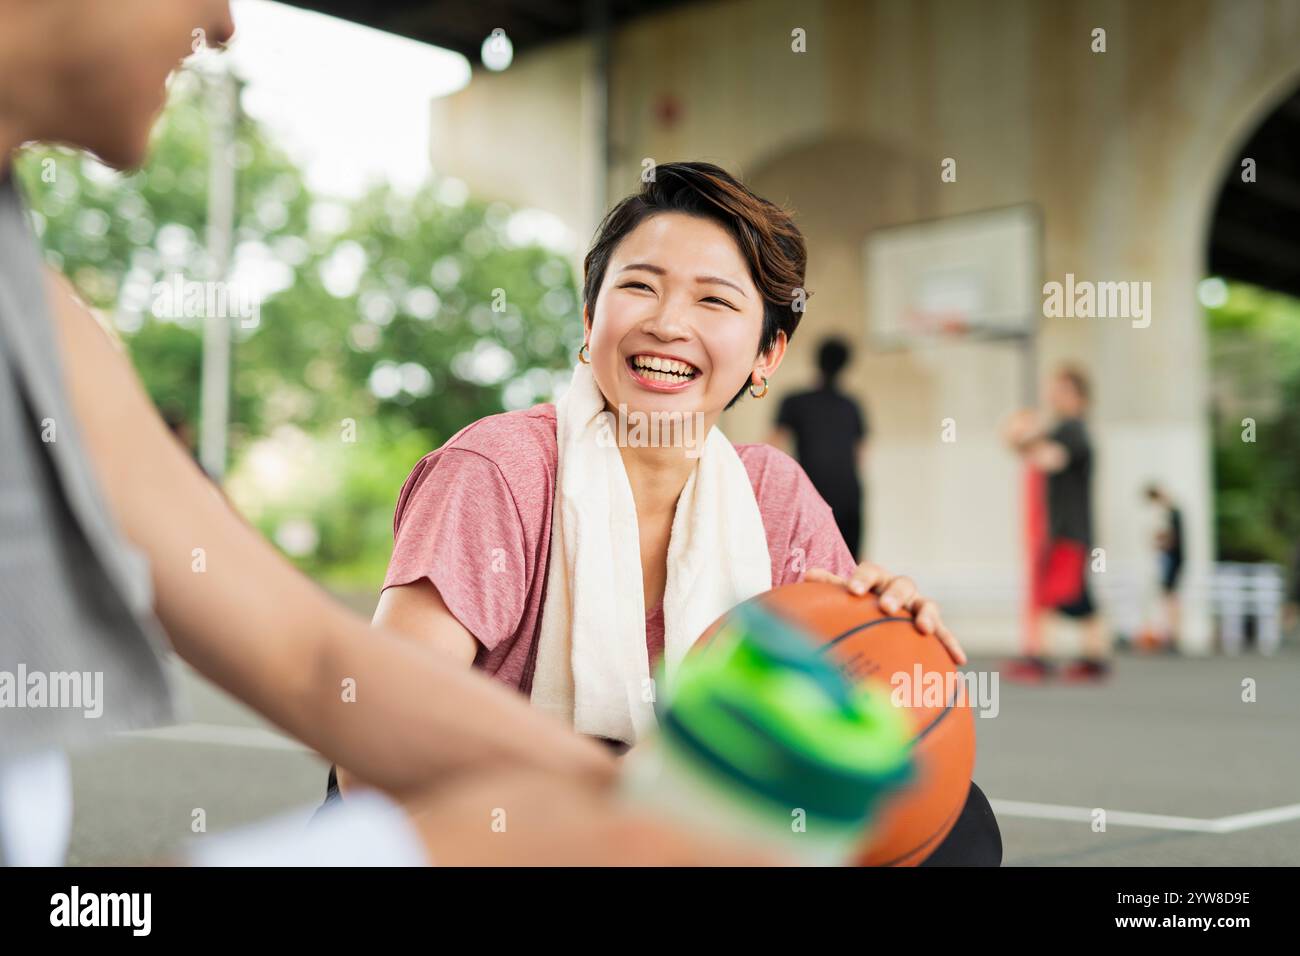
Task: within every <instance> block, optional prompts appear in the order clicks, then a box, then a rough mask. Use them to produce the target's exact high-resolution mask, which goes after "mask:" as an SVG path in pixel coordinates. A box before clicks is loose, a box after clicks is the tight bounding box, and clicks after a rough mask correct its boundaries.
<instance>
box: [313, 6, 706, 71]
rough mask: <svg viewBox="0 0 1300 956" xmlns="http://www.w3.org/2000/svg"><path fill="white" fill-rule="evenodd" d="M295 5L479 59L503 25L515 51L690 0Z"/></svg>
mask: <svg viewBox="0 0 1300 956" xmlns="http://www.w3.org/2000/svg"><path fill="white" fill-rule="evenodd" d="M288 2H290V3H291V4H292V5H293V6H296V7H302V8H303V9H306V10H315V11H317V12H319V13H325V14H328V15H330V16H334V17H341V18H343V19H345V20H351V21H353V22H354V23H361V24H364V25H365V26H368V27H374V28H376V29H378V30H386V31H388V32H389V33H396V34H398V35H400V36H405V37H410V38H411V39H413V40H420V41H422V42H424V43H432V44H434V45H435V46H440V47H443V48H445V49H448V50H455V51H456V52H457V53H460V54H462V55H464V56H465V57H467V58H468V59H469V60H470V61H471V62H473V63H475V64H477V63H478V62H479V51H480V50H481V48H482V46H483V41H484V40H486V39H487V38H488V36H490V35H491V33H492V31H493V30H497V29H501V30H504V31H505V33H506V36H508V37H509V38H510V43H511V45H512V46H513V47H514V52H515V55H516V56H517V55H519V54H520V53H525V52H527V51H529V50H532V49H535V48H537V47H541V46H545V45H546V44H548V43H553V42H555V41H557V40H564V39H568V38H569V37H573V36H577V35H578V34H580V33H582V32H583V31H585V30H589V29H593V28H596V27H597V26H608V27H617V26H619V25H620V24H623V23H626V22H628V21H630V20H634V19H636V18H637V17H639V16H642V15H643V14H648V13H657V12H659V11H662V10H668V9H671V8H672V7H677V6H681V5H683V3H685V2H687V0H585V2H584V0H288Z"/></svg>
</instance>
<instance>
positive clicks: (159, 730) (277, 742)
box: [118, 724, 315, 753]
mask: <svg viewBox="0 0 1300 956" xmlns="http://www.w3.org/2000/svg"><path fill="white" fill-rule="evenodd" d="M118 736H120V737H134V738H137V739H143V740H165V741H170V742H175V743H186V744H219V745H223V746H226V747H256V748H258V749H261V750H296V751H301V752H305V753H315V751H314V750H312V749H311V748H310V747H308V746H306V745H305V744H300V743H299V742H298V741H296V740H294V739H293V738H291V737H286V736H284V735H283V734H278V733H275V732H274V731H271V730H266V729H265V728H263V727H231V726H229V725H226V724H175V725H173V726H171V727H153V728H150V729H149V730H127V731H124V732H122V733H121V734H118Z"/></svg>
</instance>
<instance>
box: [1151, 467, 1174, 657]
mask: <svg viewBox="0 0 1300 956" xmlns="http://www.w3.org/2000/svg"><path fill="white" fill-rule="evenodd" d="M1147 499H1148V500H1149V501H1151V502H1153V503H1154V504H1157V505H1159V506H1160V507H1161V508H1163V509H1164V511H1165V526H1164V527H1163V528H1162V529H1161V530H1160V531H1159V532H1158V533H1157V534H1156V547H1157V548H1158V549H1159V552H1160V590H1161V593H1162V594H1163V596H1164V606H1165V626H1166V631H1165V635H1164V637H1165V643H1166V646H1168V647H1171V648H1172V647H1174V646H1175V645H1176V644H1177V642H1178V578H1179V575H1180V572H1181V571H1182V569H1183V513H1182V511H1180V510H1179V509H1178V506H1177V505H1175V504H1174V502H1173V499H1171V498H1170V497H1169V495H1168V493H1167V492H1166V491H1165V490H1164V489H1163V488H1161V487H1160V486H1159V485H1155V484H1152V485H1148V486H1147Z"/></svg>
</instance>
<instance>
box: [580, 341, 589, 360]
mask: <svg viewBox="0 0 1300 956" xmlns="http://www.w3.org/2000/svg"><path fill="white" fill-rule="evenodd" d="M583 352H586V353H587V355H586V356H585V357H584V356H583V354H582V353H583ZM578 361H579V362H581V363H582V364H583V365H590V364H591V350H590V349H588V348H587V343H586V342H583V343H582V348H580V349H578Z"/></svg>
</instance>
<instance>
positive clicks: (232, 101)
mask: <svg viewBox="0 0 1300 956" xmlns="http://www.w3.org/2000/svg"><path fill="white" fill-rule="evenodd" d="M207 82H208V117H209V123H210V126H211V152H210V155H209V159H208V163H209V165H208V228H207V252H208V267H209V268H208V275H207V276H205V277H204V278H206V279H207V280H208V281H210V282H224V281H225V280H226V278H227V274H228V272H229V270H230V254H231V249H230V247H231V239H232V236H233V234H234V226H235V164H234V156H233V152H234V140H235V113H236V110H237V109H238V99H239V98H238V90H237V87H236V84H235V78H234V77H233V76H232V75H231V73H230V71H229V70H228V69H225V68H224V64H222V65H221V66H219V67H218V68H217V69H216V70H215V71H214V72H213V73H211V74H209V75H208V77H207ZM206 298H207V300H208V301H221V299H222V297H217V296H208V297H206ZM227 301H229V300H228V299H227ZM230 322H231V317H230V315H228V314H227V315H206V314H205V315H204V319H203V366H202V378H201V385H200V392H199V395H200V398H199V403H200V404H199V462H200V464H201V465H202V466H203V470H204V471H206V472H207V473H208V476H209V477H210V478H212V480H213V481H216V482H218V483H220V481H221V480H222V478H224V477H225V473H226V446H227V425H228V422H229V418H230Z"/></svg>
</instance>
